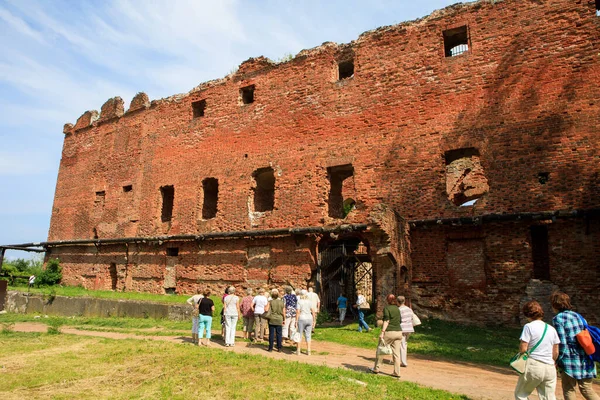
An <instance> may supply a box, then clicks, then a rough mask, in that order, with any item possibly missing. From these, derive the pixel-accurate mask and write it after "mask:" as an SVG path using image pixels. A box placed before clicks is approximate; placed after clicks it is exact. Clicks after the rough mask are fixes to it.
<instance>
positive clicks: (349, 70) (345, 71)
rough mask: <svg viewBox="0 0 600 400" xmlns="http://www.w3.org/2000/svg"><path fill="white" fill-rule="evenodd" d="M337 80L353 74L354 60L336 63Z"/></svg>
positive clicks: (350, 76)
mask: <svg viewBox="0 0 600 400" xmlns="http://www.w3.org/2000/svg"><path fill="white" fill-rule="evenodd" d="M338 72H339V75H338V76H339V80H340V81H341V80H342V79H348V78H352V77H353V76H354V60H349V61H342V62H340V63H339V64H338Z"/></svg>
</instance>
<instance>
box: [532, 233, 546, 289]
mask: <svg viewBox="0 0 600 400" xmlns="http://www.w3.org/2000/svg"><path fill="white" fill-rule="evenodd" d="M531 252H532V258H533V278H534V279H541V280H547V281H549V280H550V256H549V253H548V228H547V227H546V225H534V226H532V227H531Z"/></svg>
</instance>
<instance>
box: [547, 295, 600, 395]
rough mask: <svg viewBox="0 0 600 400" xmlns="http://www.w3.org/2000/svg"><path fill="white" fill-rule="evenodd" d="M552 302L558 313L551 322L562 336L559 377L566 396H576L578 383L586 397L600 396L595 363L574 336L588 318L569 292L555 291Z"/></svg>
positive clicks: (558, 362)
mask: <svg viewBox="0 0 600 400" xmlns="http://www.w3.org/2000/svg"><path fill="white" fill-rule="evenodd" d="M550 302H551V303H552V309H553V310H554V312H557V313H558V314H556V315H555V316H554V318H553V319H552V324H553V325H554V327H555V328H556V331H557V332H558V337H559V339H560V345H559V346H558V350H559V351H558V361H557V365H558V367H559V368H560V369H561V374H560V377H561V381H562V390H563V396H564V397H565V400H575V399H576V398H577V392H576V388H577V386H579V390H580V391H581V394H582V396H583V397H584V398H585V399H586V400H598V399H600V397H599V396H598V395H597V394H596V392H595V391H594V388H593V387H592V384H593V379H594V378H595V377H596V365H595V363H594V362H593V361H592V360H591V359H590V357H589V356H588V355H587V354H585V351H584V350H583V348H582V347H581V346H580V345H579V343H578V342H577V338H576V337H575V336H576V335H577V334H578V333H580V332H581V331H582V330H583V329H584V327H585V326H584V323H583V321H585V320H583V317H581V315H579V314H577V313H576V312H574V311H572V310H573V306H572V305H571V299H570V298H569V295H567V294H566V293H561V292H556V293H553V294H552V296H551V297H550ZM586 323H587V322H586Z"/></svg>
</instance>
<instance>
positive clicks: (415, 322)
mask: <svg viewBox="0 0 600 400" xmlns="http://www.w3.org/2000/svg"><path fill="white" fill-rule="evenodd" d="M412 324H413V326H419V325H421V318H419V317H417V314H415V313H414V311H413V315H412Z"/></svg>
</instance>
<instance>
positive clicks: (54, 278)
mask: <svg viewBox="0 0 600 400" xmlns="http://www.w3.org/2000/svg"><path fill="white" fill-rule="evenodd" d="M61 279H62V267H61V266H60V264H59V261H58V259H56V258H53V259H51V260H48V264H46V269H44V270H42V272H41V273H40V275H39V276H38V277H37V279H36V283H37V284H38V285H48V286H52V285H56V284H57V283H59V282H60V280H61Z"/></svg>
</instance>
